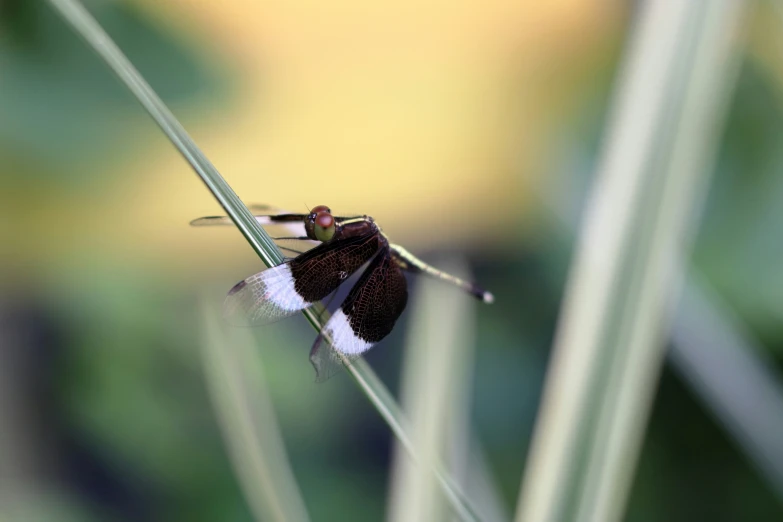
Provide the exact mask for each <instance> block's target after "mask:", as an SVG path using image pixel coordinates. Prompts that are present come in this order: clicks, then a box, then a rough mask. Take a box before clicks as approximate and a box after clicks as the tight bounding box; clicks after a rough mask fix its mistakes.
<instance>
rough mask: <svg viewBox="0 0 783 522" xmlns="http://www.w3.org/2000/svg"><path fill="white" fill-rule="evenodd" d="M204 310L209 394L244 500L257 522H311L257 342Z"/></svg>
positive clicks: (212, 311)
mask: <svg viewBox="0 0 783 522" xmlns="http://www.w3.org/2000/svg"><path fill="white" fill-rule="evenodd" d="M201 308H202V322H201V324H202V329H203V333H202V336H201V339H202V351H201V352H202V357H201V358H202V362H203V368H204V373H205V376H206V380H207V388H208V390H209V392H210V396H211V398H212V404H213V409H214V410H215V413H216V414H217V416H218V420H219V425H220V427H221V430H222V431H223V438H224V439H225V442H226V446H227V448H228V450H229V456H230V458H231V462H232V464H233V466H234V469H235V472H236V475H237V478H238V479H239V483H240V485H241V487H242V490H243V492H244V495H245V500H246V501H247V503H248V505H249V506H250V508H251V510H252V512H253V514H254V515H255V517H256V520H259V521H261V520H274V521H279V522H285V521H287V520H297V521H301V522H308V521H309V520H310V517H309V516H308V514H307V510H306V508H305V504H304V500H302V494H301V492H300V491H299V487H298V486H297V483H296V479H295V478H294V474H293V471H292V470H291V465H290V462H289V461H288V459H287V456H286V455H287V453H286V450H285V444H284V443H283V437H282V434H281V433H280V428H279V426H278V423H277V416H276V415H275V411H274V407H273V405H272V402H271V400H270V398H269V392H268V390H267V387H266V382H265V381H264V377H263V371H262V367H261V361H260V359H259V355H258V353H257V350H256V347H255V343H254V339H253V337H252V335H251V334H250V332H249V331H247V330H246V329H241V328H226V327H225V325H223V324H221V322H220V321H219V320H218V317H219V314H218V313H217V310H216V309H215V307H214V306H210V304H209V303H208V301H207V300H206V299H204V301H203V303H202V307H201ZM228 346H230V347H231V348H228V349H227V347H228Z"/></svg>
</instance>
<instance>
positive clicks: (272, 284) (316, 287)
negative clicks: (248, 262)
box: [191, 205, 494, 382]
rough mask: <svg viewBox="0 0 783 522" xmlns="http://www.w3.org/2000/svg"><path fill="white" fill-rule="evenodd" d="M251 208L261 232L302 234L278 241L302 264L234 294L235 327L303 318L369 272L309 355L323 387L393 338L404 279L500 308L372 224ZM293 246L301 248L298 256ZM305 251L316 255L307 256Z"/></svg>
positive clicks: (246, 282) (227, 310)
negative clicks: (434, 282) (423, 280)
mask: <svg viewBox="0 0 783 522" xmlns="http://www.w3.org/2000/svg"><path fill="white" fill-rule="evenodd" d="M250 208H251V210H253V211H254V213H255V212H258V211H260V212H262V214H257V215H256V216H255V218H256V220H257V221H258V222H259V223H260V224H262V225H284V226H287V227H291V226H294V227H295V228H294V229H293V230H294V235H292V236H283V237H273V239H275V240H276V242H277V244H278V246H280V248H281V249H282V250H285V251H287V252H289V253H291V254H294V255H295V256H294V257H287V258H286V260H285V262H283V263H282V264H280V265H277V266H274V267H270V268H267V269H266V270H264V271H262V272H259V273H257V274H255V275H252V276H250V277H248V278H246V279H243V280H242V281H240V282H239V283H237V284H236V285H234V286H233V287H232V288H231V290H229V292H228V295H227V296H226V300H225V302H224V304H223V313H224V316H225V317H226V318H228V319H229V320H230V321H231V322H233V323H235V324H241V325H248V326H255V325H262V324H267V323H270V322H274V321H276V320H279V319H282V318H285V317H289V316H291V315H294V314H296V313H298V312H301V311H303V310H305V309H306V308H309V307H311V306H313V305H315V304H316V303H318V302H320V301H322V300H323V299H325V298H326V297H327V296H329V295H330V294H332V293H333V292H335V291H336V290H337V288H338V287H339V286H340V285H341V284H342V283H343V282H344V281H345V280H346V279H348V278H349V277H350V276H351V275H352V274H354V273H356V272H357V271H359V269H360V268H361V267H362V266H364V265H367V266H366V268H365V270H364V271H363V272H362V274H361V276H360V277H359V279H358V281H357V282H356V284H354V286H353V287H352V288H351V290H350V292H349V293H348V296H347V297H346V298H345V300H344V301H343V302H342V304H341V305H340V308H339V309H338V310H336V312H335V313H334V314H333V315H332V316H331V318H329V319H328V321H327V322H326V324H324V325H323V327H322V328H321V331H320V332H319V334H318V336H317V338H316V340H315V342H314V343H313V346H312V349H311V350H310V362H311V363H312V364H313V366H314V367H315V371H316V381H317V382H322V381H325V380H327V379H328V378H329V377H331V376H332V375H333V374H334V373H336V372H337V371H339V370H340V369H341V368H342V367H343V366H344V365H345V364H350V363H351V362H352V361H353V360H355V359H356V358H357V357H359V356H361V355H362V354H363V353H365V352H367V350H369V349H370V348H371V347H372V346H374V345H375V344H377V343H379V342H380V341H381V340H383V339H384V338H385V337H386V336H387V335H389V333H390V332H391V331H392V329H393V328H394V325H395V323H396V322H397V319H399V318H400V315H402V312H403V310H404V309H405V305H406V304H407V302H408V286H407V281H406V279H405V275H404V273H405V272H407V273H412V274H425V275H428V276H432V277H435V278H437V279H439V280H441V281H445V282H447V283H450V284H452V285H454V286H456V287H457V288H459V289H461V290H463V291H465V292H467V293H468V294H470V295H471V296H473V297H475V298H477V299H479V300H481V301H483V302H485V303H492V302H493V301H494V297H493V296H492V294H491V293H489V292H488V291H486V290H484V289H483V288H481V287H480V286H478V285H476V284H474V283H471V282H468V281H465V280H463V279H460V278H459V277H456V276H453V275H451V274H448V273H446V272H444V271H442V270H438V269H437V268H434V267H432V266H430V265H428V264H427V263H425V262H424V261H422V260H421V259H419V258H417V257H416V256H414V255H413V254H411V253H410V252H409V251H408V250H406V249H405V248H403V247H401V246H400V245H397V244H394V243H392V242H391V241H390V240H389V237H388V236H387V235H386V234H385V233H384V232H383V231H382V230H381V228H380V227H379V226H378V224H377V223H376V222H375V220H374V219H373V218H372V217H370V216H367V215H357V216H334V215H332V211H331V209H330V208H329V207H327V206H326V205H318V206H316V207H314V208H312V209H311V210H310V212H308V213H306V214H292V213H285V212H283V211H276V212H275V213H272V210H273V207H269V206H266V205H251V206H250ZM191 225H193V226H210V225H233V222H232V221H231V220H230V219H229V218H228V217H227V216H208V217H202V218H198V219H195V220H193V221H191ZM292 241H293V242H295V244H297V245H298V246H300V248H292V247H291V246H290V243H291V242H292ZM313 245H315V246H313ZM302 246H303V247H305V248H306V247H307V246H311V247H312V248H310V249H308V250H301V247H302ZM329 347H331V349H332V350H334V351H331V350H330V349H329ZM335 352H336V353H335Z"/></svg>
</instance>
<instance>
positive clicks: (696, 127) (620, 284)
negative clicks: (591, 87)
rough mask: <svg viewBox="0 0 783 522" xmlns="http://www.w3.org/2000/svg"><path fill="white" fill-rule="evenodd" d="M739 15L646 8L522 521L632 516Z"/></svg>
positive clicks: (552, 376)
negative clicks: (633, 491)
mask: <svg viewBox="0 0 783 522" xmlns="http://www.w3.org/2000/svg"><path fill="white" fill-rule="evenodd" d="M740 6H741V3H734V2H731V1H714V2H712V1H709V0H701V1H694V2H649V3H646V4H644V6H643V7H642V9H641V13H640V19H639V20H638V21H637V22H638V23H637V26H636V30H635V31H634V33H633V37H632V41H631V46H630V47H629V52H628V54H627V57H626V61H625V63H624V69H623V74H622V75H621V78H620V84H619V90H618V92H617V94H616V96H615V99H614V112H613V119H612V125H611V127H610V132H609V134H608V139H607V141H606V143H605V148H604V157H603V162H602V164H601V167H600V168H599V175H598V177H597V179H596V181H595V184H594V186H593V191H592V195H591V199H590V201H589V203H588V209H587V213H586V219H585V222H584V227H583V229H582V233H581V235H580V240H579V243H578V247H577V253H576V257H575V260H574V263H573V266H572V270H571V274H570V277H569V283H568V288H567V291H566V299H565V303H564V309H563V312H562V316H561V320H560V324H559V326H558V333H557V338H556V343H555V351H554V354H553V361H552V366H551V370H550V373H549V376H548V378H547V383H546V387H545V394H544V400H543V403H542V409H541V412H540V414H539V420H538V424H537V426H536V430H535V435H534V441H533V444H532V447H531V453H530V456H529V460H528V466H527V468H526V472H525V477H524V481H523V486H522V491H521V495H520V503H519V504H518V509H517V520H519V521H522V520H524V521H526V522H540V521H558V520H585V521H600V522H605V521H608V522H613V521H615V520H618V519H620V517H621V516H622V513H623V510H624V506H625V502H626V498H627V494H628V490H629V484H630V483H631V479H632V476H633V469H634V466H635V462H636V460H637V456H638V451H639V448H640V444H641V440H642V436H643V433H644V426H645V425H646V420H647V417H648V415H649V410H650V406H651V403H652V398H653V395H654V391H655V386H656V382H657V378H658V374H659V371H660V367H661V364H662V361H663V356H664V353H665V352H664V342H663V341H664V338H665V335H666V333H667V330H668V328H669V326H670V323H671V317H670V311H671V310H672V306H671V305H672V304H673V303H674V297H675V296H676V294H677V290H678V287H679V281H680V278H681V275H682V272H683V263H684V260H685V258H686V256H687V253H688V250H689V249H688V246H689V244H690V239H691V231H692V228H691V223H692V220H693V217H694V216H695V215H696V214H698V209H699V207H700V203H701V200H702V199H703V197H704V193H705V186H706V179H707V176H706V172H707V171H708V170H709V167H710V162H711V159H712V157H713V156H714V154H713V152H714V150H713V149H714V146H715V143H716V141H717V140H716V139H717V136H718V134H717V133H718V129H719V128H720V124H721V123H722V117H723V115H724V114H725V108H726V101H727V99H728V93H729V92H730V90H731V89H730V87H731V86H732V85H733V80H734V76H735V73H736V63H737V60H736V55H735V53H733V52H731V46H732V45H733V44H734V43H735V42H733V41H732V37H733V36H734V35H735V33H736V27H737V24H738V20H739V18H740V16H739V11H740V10H741V7H740Z"/></svg>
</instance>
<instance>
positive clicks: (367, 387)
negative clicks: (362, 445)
mask: <svg viewBox="0 0 783 522" xmlns="http://www.w3.org/2000/svg"><path fill="white" fill-rule="evenodd" d="M49 3H50V4H51V5H52V6H53V7H54V8H55V10H56V11H57V12H58V13H59V14H60V15H61V16H62V17H63V18H64V19H65V20H66V21H67V22H68V23H69V24H71V26H72V27H73V28H74V30H75V31H76V32H77V33H78V34H79V35H80V36H81V37H82V38H83V39H84V40H85V41H86V42H87V43H88V44H89V45H90V46H91V47H92V48H93V50H95V51H96V52H97V53H98V54H99V55H100V56H101V58H103V60H104V61H105V62H106V64H107V65H108V66H109V67H110V68H111V69H112V71H113V72H114V73H115V74H116V75H117V76H118V77H119V78H120V80H121V81H122V82H123V84H124V85H125V86H126V87H127V88H128V89H129V90H130V91H131V92H132V93H133V94H134V95H135V96H136V98H137V99H138V100H139V102H140V103H141V104H142V105H143V106H144V108H145V109H146V110H147V112H148V113H149V114H150V116H152V118H153V119H154V120H155V122H156V123H157V124H158V125H159V126H160V128H161V129H162V130H163V132H164V133H165V134H166V136H167V137H168V138H169V139H170V140H171V142H172V143H173V144H174V146H175V147H176V148H177V149H178V150H179V151H180V153H181V154H182V155H183V157H184V158H185V159H186V160H187V162H188V163H189V164H190V165H191V166H192V167H193V169H194V170H195V171H196V173H197V174H198V175H199V177H200V178H201V180H202V181H203V182H204V184H205V185H206V186H207V188H208V189H209V190H210V192H212V195H213V196H214V197H215V199H217V201H218V202H219V203H220V205H221V206H222V207H223V209H224V210H225V212H226V214H227V215H228V216H229V217H230V218H231V220H232V221H233V222H234V223H235V224H236V225H237V227H238V228H239V230H240V232H241V233H242V235H243V236H244V237H245V239H246V240H247V242H248V243H249V244H250V246H251V247H252V248H253V250H254V251H255V252H256V254H258V256H259V257H260V258H261V260H262V261H263V262H264V264H265V265H267V266H275V265H278V264H280V263H282V262H283V259H284V258H283V255H282V253H281V252H280V250H279V249H278V248H277V245H275V243H274V241H273V240H272V239H271V238H270V237H269V235H268V234H267V233H266V232H265V231H264V229H263V228H262V227H261V226H260V225H259V224H258V222H257V221H256V220H255V219H254V217H253V215H252V214H251V212H250V211H249V210H248V208H247V207H246V206H245V204H244V203H243V202H242V200H240V199H239V197H238V196H237V194H236V193H235V192H234V190H233V189H232V188H231V187H230V186H229V185H228V183H226V181H225V180H224V179H223V177H222V176H221V175H220V173H219V172H218V171H217V169H216V168H215V167H214V165H212V163H211V162H210V161H209V160H208V159H207V157H206V156H205V155H204V153H203V152H202V151H201V150H200V149H199V148H198V146H197V145H196V144H195V142H194V141H193V139H192V138H191V137H190V136H189V135H188V133H187V132H186V131H185V129H184V128H183V127H182V125H181V124H180V123H179V122H178V121H177V119H176V118H175V117H174V115H173V114H172V113H171V111H169V109H168V108H167V107H166V106H165V104H164V103H163V101H162V100H161V99H160V98H159V97H158V95H157V94H155V92H154V91H153V90H152V88H151V87H150V86H149V84H148V83H147V82H146V81H145V80H144V79H143V78H142V76H141V75H140V74H139V72H138V71H137V70H136V68H135V67H133V65H132V64H131V63H130V61H129V60H128V59H127V58H126V57H125V55H124V54H123V53H122V51H120V49H119V48H118V47H117V45H116V44H115V43H114V42H113V41H112V39H111V38H110V37H109V35H108V34H106V32H105V31H104V30H103V29H102V28H101V27H100V25H99V24H98V22H96V21H95V19H94V18H93V17H92V16H91V15H90V14H89V13H88V12H87V10H86V9H85V8H84V6H82V4H81V3H80V2H78V1H76V0H49ZM303 314H304V316H305V317H306V318H307V320H308V321H309V322H310V324H311V325H312V326H313V327H314V328H315V329H316V330H318V331H320V330H321V328H322V326H323V323H325V322H326V321H327V320H328V314H324V315H323V316H321V317H320V318H319V316H318V314H317V313H316V311H315V310H313V309H312V308H310V309H307V310H304V312H303ZM322 322H323V323H322ZM346 368H347V370H348V372H349V373H350V375H351V376H352V377H353V379H354V381H355V382H356V383H357V384H358V385H359V388H360V389H361V390H362V391H363V392H364V394H365V395H366V397H367V398H368V399H369V400H370V402H371V403H372V404H373V406H374V407H375V408H376V410H378V413H380V415H381V417H383V419H384V420H385V421H386V423H387V424H388V425H389V427H390V428H391V430H392V432H393V433H394V435H395V437H397V439H398V440H399V441H400V443H402V445H403V447H405V448H406V450H408V451H410V452H411V456H412V458H414V460H417V459H416V456H415V454H414V453H413V446H412V444H411V443H410V437H409V436H408V434H407V433H406V430H405V428H404V422H403V421H402V419H401V415H400V412H399V407H398V406H397V405H396V403H395V402H394V400H393V399H392V396H391V394H390V393H389V392H388V390H387V389H386V387H385V386H384V385H383V383H382V382H381V381H380V379H378V377H377V376H376V375H375V373H374V372H373V371H372V369H371V368H370V367H369V365H367V363H366V362H364V361H363V360H359V361H354V363H353V364H351V365H346ZM433 472H434V473H435V476H436V477H437V479H438V482H439V484H440V485H441V487H442V488H443V490H444V493H445V494H446V497H447V498H448V499H449V502H450V504H451V505H452V507H453V508H454V510H455V512H456V513H458V514H459V515H460V517H461V518H462V519H463V520H475V519H476V515H475V512H474V510H473V509H472V507H471V506H470V503H469V501H468V500H467V498H466V497H465V495H464V494H463V493H462V492H461V491H460V490H459V488H458V487H457V485H456V483H455V482H454V480H453V479H451V477H449V476H448V474H447V473H446V472H445V471H444V470H443V469H442V467H440V466H438V467H437V468H435V469H433Z"/></svg>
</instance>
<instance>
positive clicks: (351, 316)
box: [310, 250, 408, 382]
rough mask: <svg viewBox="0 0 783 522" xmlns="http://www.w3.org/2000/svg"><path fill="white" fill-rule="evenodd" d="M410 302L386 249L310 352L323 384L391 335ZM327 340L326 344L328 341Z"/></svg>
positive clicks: (400, 273) (405, 284) (375, 260)
mask: <svg viewBox="0 0 783 522" xmlns="http://www.w3.org/2000/svg"><path fill="white" fill-rule="evenodd" d="M407 302H408V285H407V282H406V281H405V276H404V275H403V274H402V271H401V270H400V268H399V266H398V265H397V263H395V262H394V261H393V260H392V259H391V256H390V255H388V251H387V250H384V251H382V252H380V253H379V254H378V256H377V257H376V258H375V259H374V260H373V261H372V263H370V266H369V267H368V268H367V270H366V271H365V273H364V274H362V277H361V278H360V279H359V281H358V282H357V283H356V285H355V286H354V287H353V288H352V289H351V292H350V293H349V294H348V297H347V298H346V300H345V301H344V302H343V304H342V306H341V307H340V309H339V310H338V311H337V312H335V314H334V315H333V316H332V317H331V319H329V321H328V322H327V323H326V325H324V328H323V331H322V332H321V334H320V335H319V336H318V338H317V339H316V340H315V344H314V345H313V348H312V350H311V351H310V362H312V364H313V366H314V367H315V372H316V380H317V381H319V382H321V381H325V380H326V379H328V378H329V377H331V376H332V375H333V374H334V373H336V372H337V371H339V370H340V368H342V366H343V364H344V362H346V361H347V362H350V361H351V360H353V359H355V358H357V357H359V355H361V354H362V353H364V352H366V351H367V350H369V349H370V348H371V347H372V346H373V345H374V344H375V343H377V342H379V341H381V340H382V339H383V338H384V337H386V336H387V335H389V333H390V332H391V331H392V328H394V324H395V323H396V322H397V319H399V317H400V315H401V314H402V311H403V310H404V309H405V305H406V304H407ZM325 341H326V342H325Z"/></svg>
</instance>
